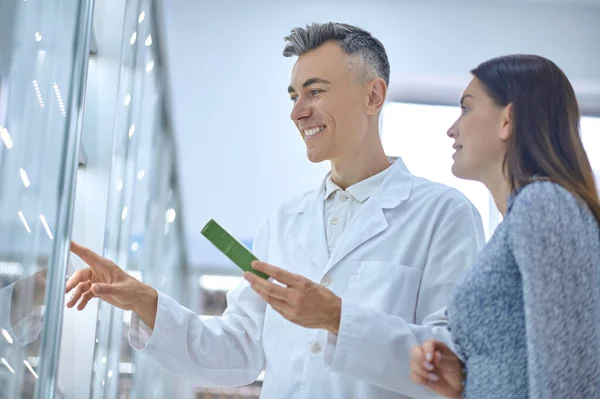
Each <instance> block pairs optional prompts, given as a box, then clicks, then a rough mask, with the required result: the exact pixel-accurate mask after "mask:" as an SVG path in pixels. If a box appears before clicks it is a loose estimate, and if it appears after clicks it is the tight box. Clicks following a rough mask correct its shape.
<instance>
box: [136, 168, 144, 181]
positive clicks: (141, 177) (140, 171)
mask: <svg viewBox="0 0 600 399" xmlns="http://www.w3.org/2000/svg"><path fill="white" fill-rule="evenodd" d="M144 176H146V171H145V170H144V169H140V170H139V171H138V174H137V179H138V180H142V179H143V178H144Z"/></svg>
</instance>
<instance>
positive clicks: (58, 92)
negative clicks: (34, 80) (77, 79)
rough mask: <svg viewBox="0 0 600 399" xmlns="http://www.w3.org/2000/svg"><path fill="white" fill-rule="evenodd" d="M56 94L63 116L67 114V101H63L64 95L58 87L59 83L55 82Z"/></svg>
mask: <svg viewBox="0 0 600 399" xmlns="http://www.w3.org/2000/svg"><path fill="white" fill-rule="evenodd" d="M54 94H56V100H57V101H58V108H60V113H61V114H62V116H67V110H66V109H65V103H64V102H63V99H62V96H61V95H60V89H59V88H58V84H57V83H54Z"/></svg>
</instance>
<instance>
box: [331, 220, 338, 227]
mask: <svg viewBox="0 0 600 399" xmlns="http://www.w3.org/2000/svg"><path fill="white" fill-rule="evenodd" d="M338 222H339V220H338V218H333V219H331V224H332V225H334V226H335V225H336V224H338Z"/></svg>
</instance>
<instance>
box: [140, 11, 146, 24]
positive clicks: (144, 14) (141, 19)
mask: <svg viewBox="0 0 600 399" xmlns="http://www.w3.org/2000/svg"><path fill="white" fill-rule="evenodd" d="M144 19H146V13H145V12H144V11H142V13H141V14H140V16H139V17H138V24H141V23H142V22H144Z"/></svg>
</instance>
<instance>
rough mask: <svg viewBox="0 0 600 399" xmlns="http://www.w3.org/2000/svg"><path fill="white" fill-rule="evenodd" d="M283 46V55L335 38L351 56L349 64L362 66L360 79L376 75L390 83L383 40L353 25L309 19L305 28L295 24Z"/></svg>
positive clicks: (299, 54) (298, 54) (367, 78)
mask: <svg viewBox="0 0 600 399" xmlns="http://www.w3.org/2000/svg"><path fill="white" fill-rule="evenodd" d="M284 40H285V41H286V45H285V48H284V50H283V55H284V56H285V57H292V56H297V57H299V56H301V55H302V54H304V53H307V52H309V51H311V50H315V49H317V48H319V47H320V46H321V45H323V44H324V43H325V42H328V41H331V40H333V41H336V42H337V43H338V44H339V45H340V47H341V48H342V51H343V52H344V53H345V54H347V55H349V56H351V57H352V58H354V59H353V60H352V61H355V62H352V64H357V63H356V61H358V65H356V66H360V67H362V68H361V69H362V71H361V72H362V75H363V76H361V77H360V79H361V80H363V81H364V80H370V79H374V78H376V77H380V78H382V79H383V80H385V84H386V85H388V86H389V83H390V63H389V61H388V57H387V54H386V52H385V48H384V47H383V44H381V42H380V41H379V40H377V39H376V38H374V37H373V36H372V35H371V34H370V33H369V32H367V31H366V30H364V29H361V28H358V27H356V26H352V25H348V24H341V23H337V22H328V23H325V24H317V23H313V24H312V25H307V26H306V28H295V29H292V32H291V34H290V35H289V36H286V37H285V39H284Z"/></svg>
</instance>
